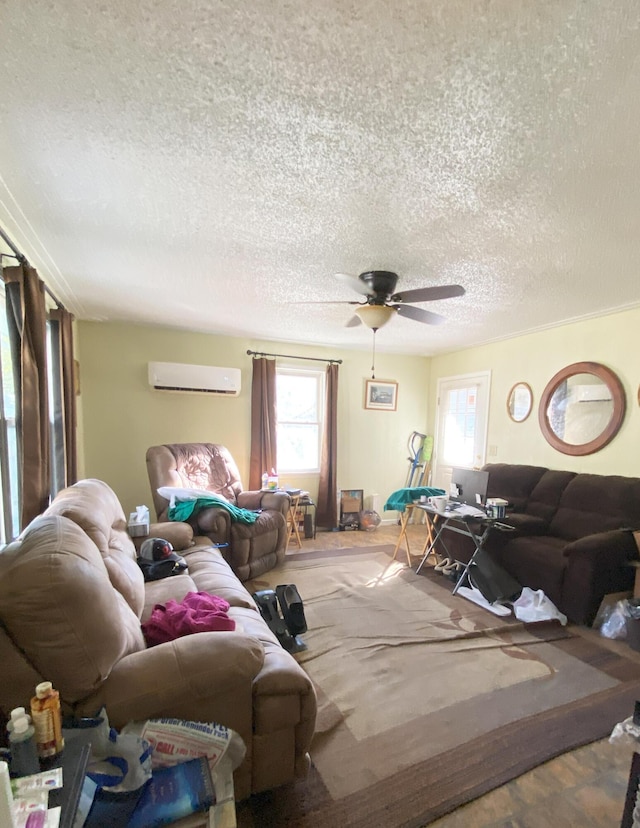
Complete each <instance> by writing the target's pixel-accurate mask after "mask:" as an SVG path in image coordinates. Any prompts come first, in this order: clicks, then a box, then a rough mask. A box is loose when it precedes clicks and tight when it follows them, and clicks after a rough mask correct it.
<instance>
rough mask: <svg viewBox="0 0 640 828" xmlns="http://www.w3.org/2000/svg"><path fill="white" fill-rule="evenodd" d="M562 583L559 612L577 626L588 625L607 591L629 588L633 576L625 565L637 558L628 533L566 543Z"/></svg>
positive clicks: (622, 531)
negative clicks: (565, 561) (565, 562)
mask: <svg viewBox="0 0 640 828" xmlns="http://www.w3.org/2000/svg"><path fill="white" fill-rule="evenodd" d="M563 555H564V556H565V557H566V558H567V568H566V571H565V576H564V581H563V584H562V610H563V612H565V613H566V614H567V616H568V617H569V619H570V620H571V621H574V622H575V623H577V624H592V623H593V620H594V619H595V617H596V614H597V612H598V608H599V607H600V603H601V601H602V599H603V598H604V596H605V595H607V594H608V593H610V592H624V591H625V590H629V589H631V588H632V587H633V580H634V573H633V570H632V569H631V567H629V566H627V565H626V564H627V563H628V562H629V561H631V560H634V559H637V558H638V549H637V547H636V543H635V540H634V537H633V533H632V532H631V530H627V529H615V530H611V531H609V532H598V533H597V534H594V535H587V536H586V537H584V538H579V539H578V540H575V541H572V542H571V543H568V544H567V545H566V546H565V547H564V549H563Z"/></svg>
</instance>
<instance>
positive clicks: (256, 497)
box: [237, 491, 291, 517]
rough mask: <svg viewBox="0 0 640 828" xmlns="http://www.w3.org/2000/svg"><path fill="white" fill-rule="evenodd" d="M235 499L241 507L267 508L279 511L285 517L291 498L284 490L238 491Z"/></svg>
mask: <svg viewBox="0 0 640 828" xmlns="http://www.w3.org/2000/svg"><path fill="white" fill-rule="evenodd" d="M237 500H238V506H239V507H240V508H241V509H262V510H263V511H265V510H267V509H268V510H271V511H274V512H281V513H282V514H283V515H284V516H285V517H286V515H287V512H288V511H289V505H290V503H291V498H290V497H289V495H288V494H287V493H286V492H263V491H257V492H240V494H239V495H238V498H237Z"/></svg>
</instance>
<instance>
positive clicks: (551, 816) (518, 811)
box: [289, 525, 640, 828]
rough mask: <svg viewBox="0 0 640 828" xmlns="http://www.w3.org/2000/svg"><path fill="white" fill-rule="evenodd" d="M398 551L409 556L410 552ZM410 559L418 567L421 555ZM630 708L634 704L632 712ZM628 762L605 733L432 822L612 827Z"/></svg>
mask: <svg viewBox="0 0 640 828" xmlns="http://www.w3.org/2000/svg"><path fill="white" fill-rule="evenodd" d="M408 533H409V542H410V547H411V551H412V553H413V552H414V551H415V553H416V554H418V553H419V551H420V549H421V548H422V545H423V541H424V534H425V529H424V526H421V525H416V526H409V527H408ZM398 534H399V527H398V526H396V525H384V526H379V527H378V528H377V529H376V530H375V531H374V532H360V531H344V532H322V531H319V532H318V533H317V536H316V539H315V540H313V539H309V540H304V541H303V544H302V550H299V549H298V548H297V545H296V544H295V543H293V544H291V545H290V547H289V552H290V553H292V552H293V553H297V552H300V551H302V552H304V551H312V550H315V549H334V548H348V547H353V546H367V545H369V544H374V545H380V544H386V543H393V544H395V542H396V539H397V537H398ZM399 557H400V560H402V561H403V562H404V561H406V553H404V552H403V553H402V554H401V555H399ZM412 561H413V566H414V568H415V566H417V564H418V563H419V561H420V558H419V557H414V558H413V559H412ZM578 629H579V631H580V633H581V634H582V635H585V636H587V637H589V636H597V637H598V639H599V640H600V641H601V642H602V643H604V644H606V646H609V647H611V648H612V649H615V650H619V651H623V652H624V653H625V654H627V655H629V656H630V657H631V658H635V659H637V660H638V661H640V653H637V652H635V651H634V650H632V649H631V648H630V647H628V645H627V644H625V643H624V642H622V641H609V640H608V639H605V638H602V637H601V636H600V635H599V634H598V633H597V632H596V631H594V630H590V629H586V628H578ZM632 713H633V711H632V710H630V711H629V715H631V714H632ZM630 764H631V753H630V752H629V749H628V748H623V747H620V746H619V745H611V744H609V741H608V739H603V740H601V741H599V742H594V743H593V744H591V745H587V746H585V747H583V748H579V749H578V750H574V751H571V752H570V753H565V754H563V755H562V756H559V757H557V758H556V759H552V760H551V761H550V762H546V763H545V764H544V765H540V766H539V767H537V768H535V769H534V770H532V771H530V772H529V773H526V774H524V775H523V776H521V777H519V778H518V779H515V780H513V781H512V782H510V783H508V784H507V785H504V786H502V787H501V788H497V789H496V790H495V791H492V792H491V793H488V794H486V795H485V796H483V797H480V798H479V799H476V800H474V801H473V802H470V803H469V804H468V805H465V806H463V807H462V808H458V809H457V810H456V811H453V812H452V813H451V814H448V815H447V816H445V817H442V818H441V819H439V820H437V821H436V822H433V823H431V828H614V826H619V825H620V820H621V817H622V811H623V808H624V800H625V794H626V790H627V781H628V776H629V766H630Z"/></svg>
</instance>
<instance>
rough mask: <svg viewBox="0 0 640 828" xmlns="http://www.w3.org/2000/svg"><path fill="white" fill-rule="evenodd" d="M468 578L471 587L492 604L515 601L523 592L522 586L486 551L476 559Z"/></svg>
mask: <svg viewBox="0 0 640 828" xmlns="http://www.w3.org/2000/svg"><path fill="white" fill-rule="evenodd" d="M468 576H469V583H470V584H471V586H473V587H475V588H476V589H477V590H479V591H480V592H481V593H482V595H483V596H484V598H486V600H487V601H488V602H489V603H490V604H494V603H495V602H496V601H514V600H515V599H516V598H517V597H518V595H520V593H521V592H522V584H519V583H518V582H517V581H516V579H515V578H513V577H512V576H511V575H509V573H508V572H507V571H506V569H503V568H502V567H501V566H500V565H499V564H497V563H496V562H495V561H494V560H493V558H492V557H491V555H490V554H489V553H488V552H487V551H486V550H484V549H481V550H480V551H479V552H478V554H477V555H476V557H475V558H474V561H473V563H472V564H471V566H470V567H469V572H468Z"/></svg>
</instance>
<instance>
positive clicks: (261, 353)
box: [247, 351, 342, 365]
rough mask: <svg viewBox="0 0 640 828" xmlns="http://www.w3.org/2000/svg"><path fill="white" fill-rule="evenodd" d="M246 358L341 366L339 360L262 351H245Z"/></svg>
mask: <svg viewBox="0 0 640 828" xmlns="http://www.w3.org/2000/svg"><path fill="white" fill-rule="evenodd" d="M247 356H262V357H284V358H285V359H308V360H311V361H312V362H329V363H330V364H332V365H333V364H334V363H335V364H336V365H342V360H341V359H322V358H321V357H303V356H292V355H291V354H265V352H264V351H247Z"/></svg>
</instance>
